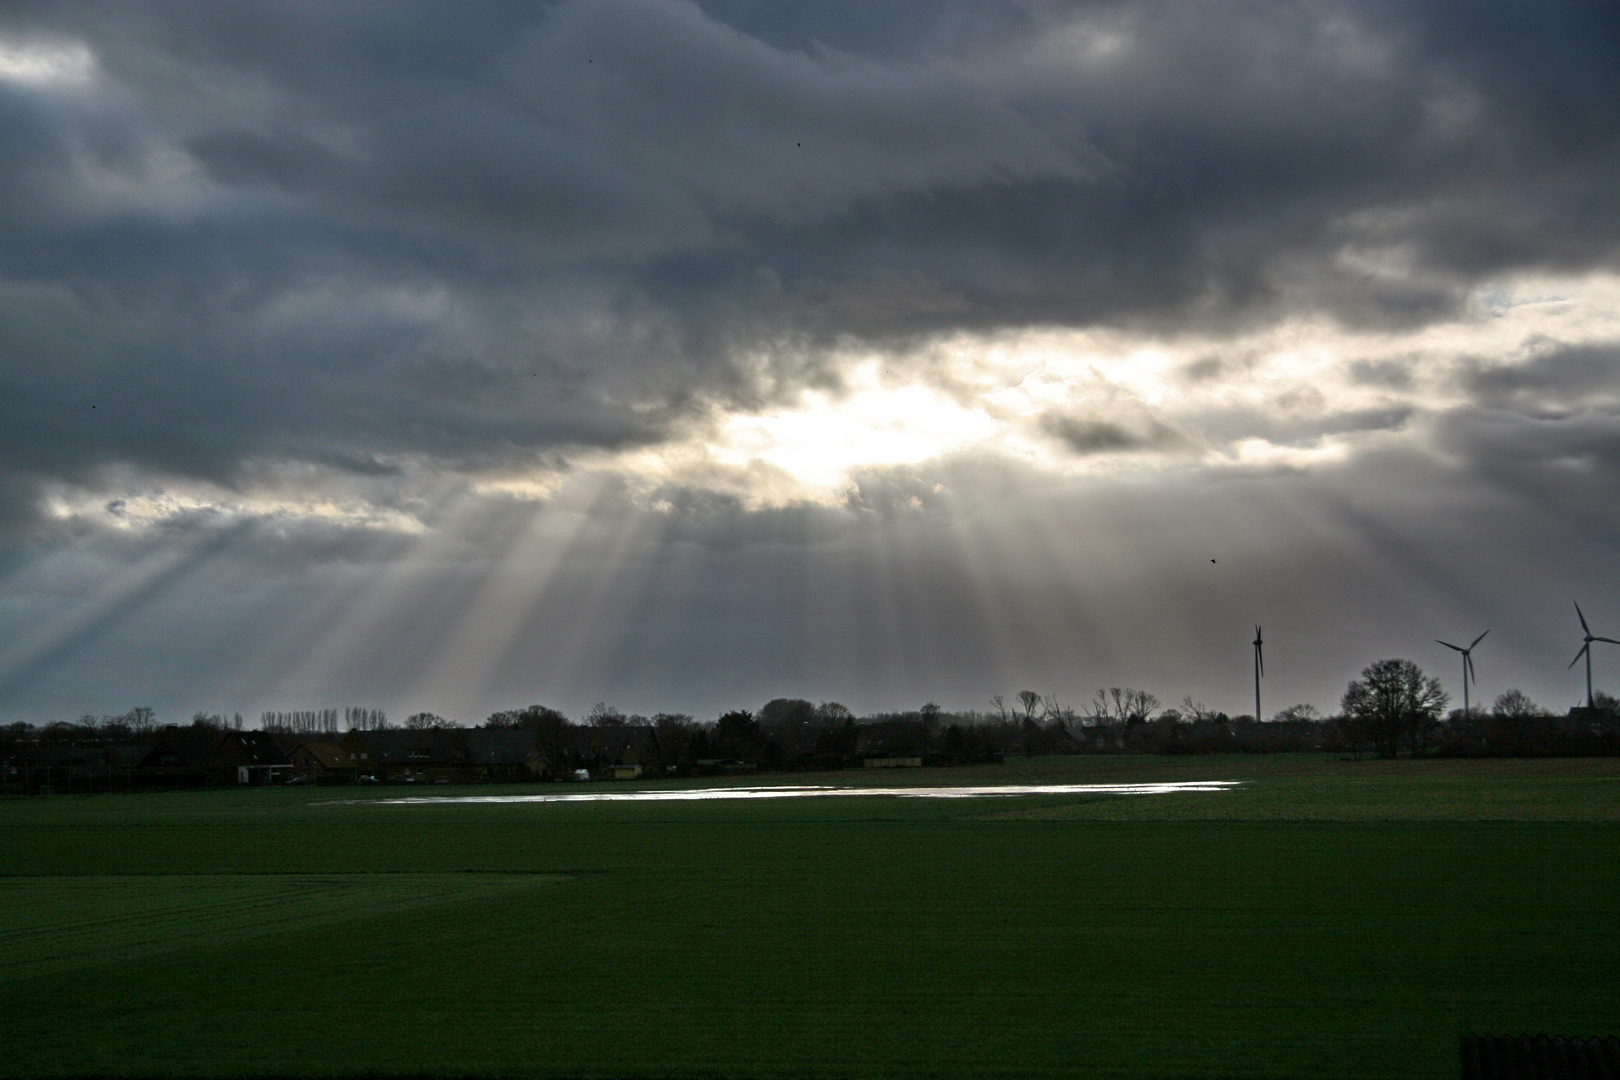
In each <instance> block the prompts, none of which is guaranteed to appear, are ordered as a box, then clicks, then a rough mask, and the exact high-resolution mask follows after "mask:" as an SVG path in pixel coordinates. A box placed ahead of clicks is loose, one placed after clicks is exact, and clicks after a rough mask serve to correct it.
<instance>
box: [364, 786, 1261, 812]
mask: <svg viewBox="0 0 1620 1080" xmlns="http://www.w3.org/2000/svg"><path fill="white" fill-rule="evenodd" d="M1240 783H1242V781H1239V780H1193V781H1185V782H1181V783H1160V784H1018V785H1013V784H994V785H987V786H983V787H831V786H825V785H815V784H781V785H773V786H770V787H717V788H684V789H678V790H663V791H579V792H566V793H562V792H559V793H557V794H550V793H547V794H543V795H440V796H435V795H417V796H410V797H407V798H403V799H375V800H373V799H368V800H365V802H366V804H367V805H372V806H375V805H376V804H377V803H391V804H401V803H557V802H697V801H703V800H709V799H807V798H819V797H826V796H837V795H892V796H896V797H899V798H906V799H984V798H1005V797H1008V796H1015V795H1173V794H1183V793H1186V792H1194V791H1226V790H1228V789H1230V788H1234V787H1237V786H1238V785H1239V784H1240Z"/></svg>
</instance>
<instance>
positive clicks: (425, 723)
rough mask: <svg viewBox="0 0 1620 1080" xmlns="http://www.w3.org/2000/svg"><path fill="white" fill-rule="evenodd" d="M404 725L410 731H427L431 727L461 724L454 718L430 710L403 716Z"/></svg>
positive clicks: (449, 726) (448, 726) (447, 726)
mask: <svg viewBox="0 0 1620 1080" xmlns="http://www.w3.org/2000/svg"><path fill="white" fill-rule="evenodd" d="M405 726H406V728H408V729H410V730H411V731H427V730H429V729H432V728H453V727H460V726H461V725H460V724H458V723H456V722H455V721H454V720H446V719H445V718H444V717H442V716H439V715H437V714H435V713H430V712H419V713H413V714H412V715H410V716H407V717H406V718H405Z"/></svg>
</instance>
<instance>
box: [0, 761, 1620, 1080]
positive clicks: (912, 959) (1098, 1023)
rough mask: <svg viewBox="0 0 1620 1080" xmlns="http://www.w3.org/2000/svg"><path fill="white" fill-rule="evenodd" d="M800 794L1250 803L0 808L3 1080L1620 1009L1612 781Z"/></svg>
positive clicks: (1367, 1056) (1126, 1050)
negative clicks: (988, 794)
mask: <svg viewBox="0 0 1620 1080" xmlns="http://www.w3.org/2000/svg"><path fill="white" fill-rule="evenodd" d="M811 779H812V782H817V781H819V782H840V783H850V782H870V783H874V784H883V785H892V784H895V783H896V782H906V783H912V782H915V783H924V782H926V783H940V782H947V783H948V782H957V781H960V782H967V783H974V784H979V783H995V782H1009V783H1016V782H1019V781H1028V782H1054V781H1056V782H1077V783H1085V782H1093V781H1094V782H1109V781H1115V780H1133V781H1144V782H1148V781H1155V780H1175V779H1242V780H1245V781H1246V783H1245V785H1244V786H1243V787H1242V788H1240V789H1238V790H1236V791H1232V792H1226V793H1221V794H1200V795H1162V796H1148V797H1095V796H1052V797H1030V798H1020V799H993V800H972V801H962V802H956V801H932V800H910V799H893V798H881V797H877V798H872V799H837V800H785V801H771V802H747V803H735V802H731V803H727V802H716V803H629V804H624V803H621V804H612V803H594V804H569V805H557V804H544V805H536V804H517V805H453V806H421V805H418V806H398V805H388V804H386V803H384V802H382V801H381V799H382V798H383V797H384V796H386V795H392V794H397V793H398V791H397V789H390V790H387V791H378V790H358V789H355V790H349V791H342V792H332V791H328V790H320V791H315V792H311V791H307V790H302V791H300V790H295V789H284V790H276V791H262V790H261V791H220V792H203V793H190V794H168V795H134V796H86V797H55V798H51V799H41V800H32V801H15V802H10V803H4V804H0V1047H4V1053H3V1054H0V1075H6V1076H17V1075H69V1074H84V1073H95V1074H109V1075H110V1074H117V1075H214V1076H229V1075H263V1074H281V1075H309V1076H333V1075H345V1074H347V1075H355V1074H366V1073H369V1074H394V1075H426V1074H441V1075H507V1076H520V1075H521V1076H537V1077H538V1076H547V1077H561V1076H580V1077H584V1076H594V1077H627V1076H637V1077H655V1076H670V1077H676V1076H681V1077H776V1076H782V1077H800V1076H803V1077H828V1078H831V1077H910V1076H919V1077H920V1076H929V1077H934V1076H998V1075H1004V1076H1075V1077H1324V1078H1325V1077H1440V1076H1446V1077H1449V1076H1454V1075H1456V1072H1457V1061H1456V1039H1457V1036H1458V1035H1459V1034H1461V1033H1463V1032H1465V1031H1473V1032H1520V1031H1549V1032H1557V1033H1565V1034H1592V1033H1608V1032H1611V1031H1613V1029H1614V1017H1616V1016H1620V985H1617V983H1616V980H1615V979H1614V978H1613V972H1614V970H1616V962H1617V961H1620V930H1617V929H1616V924H1615V920H1614V918H1613V913H1612V907H1613V902H1614V898H1615V897H1617V896H1620V858H1617V857H1616V856H1617V855H1620V844H1617V841H1620V825H1617V823H1616V803H1617V802H1620V762H1609V761H1563V762H1535V761H1532V762H1427V761H1425V762H1397V763H1384V762H1359V763H1356V762H1335V761H1327V760H1322V759H1319V758H1283V757H1278V758H1215V759H1207V758H1206V759H1097V758H1089V759H1085V758H1082V759H1033V760H1030V761H1027V762H1009V763H1008V764H1007V765H1005V766H998V767H987V768H982V769H966V770H926V771H916V772H902V771H900V770H895V771H887V770H886V771H885V772H884V774H883V775H881V776H875V777H869V776H867V775H866V774H855V773H846V774H832V775H830V776H824V777H816V778H811ZM489 790H490V789H487V788H485V789H481V790H480V793H487V792H488V791H489ZM433 793H434V794H445V793H451V794H453V793H455V792H454V790H453V789H452V790H447V789H442V788H441V789H435V791H434V792H433ZM334 795H336V796H338V797H339V798H340V799H343V800H345V801H334V800H333V797H334ZM351 799H352V800H353V801H349V800H351Z"/></svg>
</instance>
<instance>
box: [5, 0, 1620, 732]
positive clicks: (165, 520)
mask: <svg viewBox="0 0 1620 1080" xmlns="http://www.w3.org/2000/svg"><path fill="white" fill-rule="evenodd" d="M1616 116H1620V15H1617V14H1616V12H1615V9H1614V7H1613V5H1611V4H1606V3H1602V4H1600V3H1591V4H1580V3H1569V4H1558V5H1547V4H1536V3H1469V4H1460V3H1459V4H1446V3H1434V4H1423V5H1411V4H1404V3H1391V4H1377V3H1367V4H1336V3H1278V4H1264V3H1261V4H1257V3H1234V4H1230V5H1222V4H1215V3H1211V4H1183V3H1164V4H1136V3H1117V4H1116V3H1087V4H1063V3H1045V2H1036V0H1031V2H1027V3H1011V2H1009V3H989V2H986V3H950V2H941V3H885V4H870V3H865V2H861V3H856V2H849V3H844V2H834V0H820V2H817V3H814V4H795V5H784V4H779V3H751V2H747V0H731V2H714V3H709V4H693V3H686V2H676V0H669V2H651V0H625V2H602V3H597V2H563V3H558V4H533V3H523V4H495V3H489V4H479V5H461V4H431V5H428V4H410V3H386V4H381V3H379V4H362V3H334V4H319V5H311V4H258V5H253V6H251V7H250V6H248V5H240V4H231V5H221V4H213V3H198V4H194V5H187V4H179V3H176V4H164V5H140V6H135V5H84V4H65V5H57V4H50V3H31V2H27V0H23V2H14V3H10V4H7V5H6V6H5V7H4V8H0V719H29V720H35V721H47V720H51V719H60V718H64V717H72V716H76V715H78V714H79V713H81V712H91V713H100V712H118V711H122V710H124V709H126V708H128V707H129V706H130V705H133V704H137V703H140V704H154V705H156V706H158V707H159V711H160V714H162V715H164V716H165V717H166V718H168V719H184V718H185V717H186V716H189V713H190V711H191V710H193V709H204V708H205V709H210V710H226V711H234V710H241V711H244V712H246V713H248V714H250V715H252V714H253V713H255V712H256V711H258V710H259V709H264V708H282V709H287V708H306V707H321V706H326V705H334V704H351V703H352V704H366V705H374V704H375V705H383V706H385V707H388V708H390V709H393V710H395V711H416V710H417V709H432V710H434V711H438V712H442V713H445V714H448V715H454V716H457V717H460V718H462V719H465V720H471V721H476V720H479V719H481V718H482V716H483V714H484V713H485V712H487V711H488V710H490V709H493V708H497V707H501V706H510V705H515V704H526V703H528V702H530V701H545V702H550V703H553V704H556V705H559V706H561V707H563V708H565V709H567V710H569V711H571V712H579V711H582V710H583V709H584V708H585V707H588V706H589V705H590V704H591V703H592V702H594V701H597V700H604V699H605V700H609V701H612V702H615V703H617V704H619V705H620V706H621V707H623V708H625V709H627V710H641V711H650V710H652V709H658V708H663V709H679V710H684V711H692V712H696V713H699V714H700V715H701V714H705V713H709V712H712V711H713V710H716V709H720V708H725V707H736V706H742V707H754V706H757V705H758V704H759V703H760V702H762V701H763V700H764V699H765V698H767V697H772V696H777V695H783V694H786V695H800V696H805V697H810V698H814V699H818V700H820V699H829V698H836V699H839V700H843V701H844V702H845V703H846V704H849V705H850V706H852V707H854V708H856V709H857V710H863V711H864V710H868V709H876V708H889V707H915V706H916V705H918V704H921V702H922V701H924V700H927V699H930V698H932V699H936V700H938V701H939V702H940V703H941V704H944V705H946V706H947V707H958V708H983V707H985V706H986V704H987V699H988V697H989V695H991V694H995V693H1001V694H1011V693H1012V692H1015V691H1016V690H1018V689H1022V688H1024V687H1025V686H1029V687H1032V688H1034V689H1037V690H1040V691H1043V692H1048V691H1049V692H1056V693H1057V694H1058V695H1059V696H1060V698H1062V699H1063V700H1065V701H1066V702H1067V703H1071V704H1076V705H1078V704H1080V703H1081V701H1082V700H1083V699H1084V698H1086V697H1089V696H1090V694H1091V692H1092V691H1093V690H1095V689H1096V688H1097V687H1099V686H1106V685H1121V684H1128V685H1137V686H1143V687H1145V688H1147V689H1149V690H1151V691H1153V692H1155V693H1158V694H1159V695H1160V696H1161V697H1163V698H1166V699H1168V700H1179V699H1180V698H1181V696H1182V695H1184V694H1191V695H1193V696H1194V697H1197V698H1199V699H1202V700H1207V701H1208V702H1209V703H1210V704H1212V705H1214V706H1216V707H1219V708H1225V709H1228V710H1229V711H1233V712H1237V711H1239V710H1242V709H1245V708H1246V702H1248V701H1250V700H1251V699H1250V698H1248V696H1247V695H1248V693H1249V691H1248V689H1247V680H1248V673H1247V661H1248V651H1247V641H1248V638H1249V636H1250V635H1251V634H1252V626H1253V624H1254V623H1256V622H1261V623H1264V624H1265V625H1266V627H1267V637H1268V640H1269V641H1272V642H1274V644H1273V645H1272V646H1271V648H1272V652H1271V653H1269V654H1268V673H1270V675H1271V681H1270V683H1268V689H1267V694H1268V697H1269V702H1268V707H1267V711H1268V712H1269V711H1270V709H1271V708H1273V707H1281V706H1283V705H1286V704H1290V703H1292V702H1295V701H1314V702H1315V703H1316V704H1318V705H1319V706H1321V707H1323V708H1324V709H1329V710H1330V709H1332V708H1333V707H1334V706H1336V704H1337V698H1338V695H1339V694H1340V693H1341V692H1342V690H1343V687H1344V683H1345V681H1346V680H1347V679H1349V678H1350V677H1352V676H1353V675H1355V674H1356V672H1357V671H1358V670H1359V669H1360V668H1361V667H1362V666H1364V665H1365V664H1366V663H1368V662H1370V661H1372V660H1374V659H1378V658H1380V657H1383V656H1387V655H1406V656H1410V657H1411V658H1413V659H1416V660H1418V661H1419V662H1420V663H1422V664H1424V665H1425V666H1426V667H1428V668H1430V669H1431V670H1432V671H1434V672H1435V673H1438V674H1441V675H1442V676H1443V677H1445V678H1446V679H1447V680H1448V685H1449V686H1450V688H1451V689H1452V691H1453V693H1454V695H1455V696H1457V697H1458V698H1459V699H1460V696H1461V695H1460V687H1458V686H1457V685H1455V678H1454V676H1455V674H1456V673H1455V672H1454V671H1453V670H1452V666H1453V665H1452V660H1453V657H1452V655H1451V654H1450V653H1449V652H1447V651H1446V650H1444V649H1442V648H1440V647H1439V646H1437V645H1434V644H1433V642H1432V639H1433V638H1435V637H1442V638H1447V639H1448V640H1462V639H1471V638H1472V637H1473V636H1474V635H1475V634H1477V633H1478V632H1479V630H1481V629H1484V628H1485V627H1486V626H1490V627H1492V629H1493V633H1492V636H1491V637H1490V638H1489V639H1487V644H1486V645H1484V646H1482V647H1481V649H1480V652H1479V653H1478V654H1477V656H1476V660H1477V663H1478V666H1479V671H1480V676H1481V685H1480V689H1479V690H1478V692H1477V694H1478V696H1477V697H1476V700H1481V699H1484V700H1488V699H1489V698H1490V697H1492V696H1494V695H1495V694H1496V693H1499V692H1501V691H1502V690H1504V689H1506V688H1508V687H1509V686H1521V687H1523V688H1524V689H1525V690H1527V691H1528V692H1530V693H1531V694H1532V696H1534V697H1537V698H1538V699H1541V700H1543V701H1544V702H1545V703H1546V704H1548V705H1552V706H1556V707H1558V708H1564V707H1567V706H1568V705H1570V704H1573V703H1575V701H1576V699H1577V697H1578V696H1579V695H1580V694H1581V692H1582V690H1583V684H1582V681H1581V679H1580V677H1579V676H1580V672H1579V671H1578V670H1577V671H1574V672H1567V671H1566V670H1565V665H1566V664H1567V663H1568V659H1569V656H1571V655H1573V654H1574V652H1575V649H1576V648H1577V647H1578V646H1579V636H1578V633H1577V632H1576V623H1575V618H1574V612H1573V610H1572V608H1571V606H1570V602H1571V600H1579V601H1580V602H1581V604H1582V607H1583V608H1584V609H1585V610H1586V611H1587V613H1588V615H1589V616H1590V617H1592V618H1593V621H1594V630H1596V632H1598V633H1600V634H1605V633H1607V634H1617V633H1620V587H1617V586H1616V580H1617V577H1616V574H1615V572H1614V571H1615V566H1616V556H1617V554H1620V549H1617V541H1620V483H1617V480H1616V477H1617V476H1620V471H1617V468H1616V466H1617V465H1620V206H1617V201H1620V200H1617V197H1616V192H1617V191H1620V183H1617V181H1620V125H1617V124H1616V123H1615V120H1614V118H1615V117H1616ZM1615 652H1616V654H1617V655H1614V656H1612V657H1611V656H1608V655H1607V654H1603V653H1600V654H1598V661H1597V670H1598V672H1599V679H1598V682H1599V684H1600V686H1603V685H1608V686H1613V685H1615V684H1616V683H1620V676H1617V677H1615V678H1609V676H1608V674H1606V673H1607V672H1620V650H1615Z"/></svg>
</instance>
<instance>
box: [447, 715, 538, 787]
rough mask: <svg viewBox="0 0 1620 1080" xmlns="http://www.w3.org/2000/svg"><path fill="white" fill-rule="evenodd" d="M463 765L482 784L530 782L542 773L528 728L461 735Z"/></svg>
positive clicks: (480, 731) (533, 739)
mask: <svg viewBox="0 0 1620 1080" xmlns="http://www.w3.org/2000/svg"><path fill="white" fill-rule="evenodd" d="M462 739H463V741H464V742H465V744H466V747H467V765H468V766H469V767H470V768H471V769H472V770H473V771H474V772H475V773H476V774H477V776H478V779H479V780H482V781H486V782H495V783H513V782H517V781H522V780H532V779H534V778H535V777H537V776H539V775H540V774H541V773H542V772H543V771H544V764H543V762H542V761H541V757H540V750H539V742H538V740H537V739H536V738H535V733H534V729H532V728H474V729H472V730H471V731H467V732H464V733H463V734H462Z"/></svg>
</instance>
